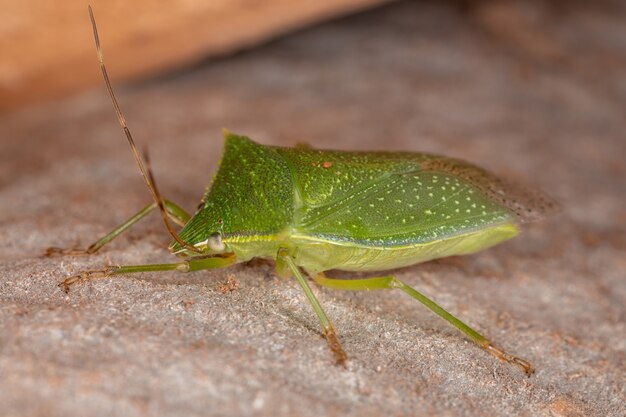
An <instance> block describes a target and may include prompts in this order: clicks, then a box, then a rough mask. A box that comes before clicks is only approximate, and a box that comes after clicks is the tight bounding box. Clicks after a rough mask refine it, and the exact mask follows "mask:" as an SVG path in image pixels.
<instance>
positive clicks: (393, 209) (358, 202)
mask: <svg viewBox="0 0 626 417" xmlns="http://www.w3.org/2000/svg"><path fill="white" fill-rule="evenodd" d="M277 150H278V152H279V153H280V154H281V155H282V156H283V157H284V158H285V160H286V161H287V163H288V165H290V167H291V169H292V171H293V173H294V178H295V180H296V181H295V183H296V186H297V187H298V189H299V193H300V198H301V200H302V201H301V205H300V207H299V208H298V210H296V213H295V215H296V218H295V230H296V232H298V233H300V234H304V235H308V236H312V237H319V238H320V239H324V240H330V241H335V242H337V241H349V242H355V243H358V244H363V245H366V246H383V247H388V246H402V245H406V244H414V243H424V242H431V241H437V240H441V239H446V238H449V237H453V236H458V235H461V234H465V233H469V232H472V231H476V230H483V229H486V228H489V227H491V226H495V225H500V224H504V223H513V222H515V221H516V220H520V219H521V220H524V219H525V217H528V215H529V214H534V213H535V212H537V211H540V210H542V209H543V207H541V204H543V203H544V201H543V200H541V199H537V198H536V197H537V195H538V194H537V195H535V194H529V193H527V192H525V191H520V188H519V187H516V186H513V185H511V184H508V183H505V182H503V181H502V180H501V179H499V178H497V177H495V176H494V175H492V174H490V173H488V172H487V171H484V170H482V169H480V168H478V167H476V166H474V165H471V164H468V163H465V162H463V161H459V160H455V159H450V158H444V157H439V156H434V155H428V154H418V153H386V152H368V153H353V152H350V153H347V152H336V151H313V150H306V151H303V150H301V149H298V150H293V149H287V148H278V149H277Z"/></svg>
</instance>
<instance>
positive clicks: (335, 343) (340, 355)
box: [324, 326, 348, 368]
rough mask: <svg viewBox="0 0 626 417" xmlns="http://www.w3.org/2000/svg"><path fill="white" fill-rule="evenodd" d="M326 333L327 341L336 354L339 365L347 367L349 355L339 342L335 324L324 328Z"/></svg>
mask: <svg viewBox="0 0 626 417" xmlns="http://www.w3.org/2000/svg"><path fill="white" fill-rule="evenodd" d="M324 334H325V335H326V341H327V342H328V347H330V350H331V351H332V352H333V354H334V355H335V360H336V361H337V365H339V366H341V367H343V368H346V367H347V364H346V362H347V360H348V355H346V352H344V350H343V347H341V343H340V342H339V338H338V337H337V333H335V328H334V327H333V326H329V327H327V328H325V329H324Z"/></svg>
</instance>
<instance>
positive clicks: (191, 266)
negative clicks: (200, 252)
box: [59, 253, 237, 293]
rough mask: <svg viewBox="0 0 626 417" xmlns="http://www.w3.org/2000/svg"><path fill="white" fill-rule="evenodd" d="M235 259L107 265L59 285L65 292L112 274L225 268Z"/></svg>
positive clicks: (217, 257)
mask: <svg viewBox="0 0 626 417" xmlns="http://www.w3.org/2000/svg"><path fill="white" fill-rule="evenodd" d="M236 261H237V258H236V257H235V255H234V254H232V253H231V254H225V255H218V256H196V257H193V258H189V259H185V260H184V261H181V262H175V263H170V264H151V265H122V266H109V267H106V268H103V269H99V270H94V271H83V272H81V273H80V274H77V275H73V276H71V277H69V278H66V279H65V280H63V281H61V282H60V283H59V287H61V288H62V289H63V291H65V292H66V293H67V292H69V291H70V287H71V286H72V285H74V284H78V283H83V282H87V281H91V280H94V279H100V278H109V277H112V276H114V275H124V274H134V273H138V272H156V271H179V272H194V271H200V270H203V269H218V268H226V267H228V266H230V265H232V264H234V263H235V262H236Z"/></svg>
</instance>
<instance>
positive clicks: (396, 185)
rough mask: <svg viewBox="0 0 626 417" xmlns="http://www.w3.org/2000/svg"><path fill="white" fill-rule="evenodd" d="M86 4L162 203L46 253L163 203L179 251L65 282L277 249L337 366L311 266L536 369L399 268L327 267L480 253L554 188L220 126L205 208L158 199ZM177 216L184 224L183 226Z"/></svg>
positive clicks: (182, 267)
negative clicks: (396, 299) (168, 259)
mask: <svg viewBox="0 0 626 417" xmlns="http://www.w3.org/2000/svg"><path fill="white" fill-rule="evenodd" d="M89 12H90V18H91V22H92V26H93V31H94V37H95V42H96V49H97V52H98V59H99V62H100V67H101V70H102V73H103V76H104V80H105V83H106V86H107V89H108V92H109V94H110V97H111V100H112V101H113V106H114V108H115V111H116V113H117V116H118V119H119V122H120V125H121V127H122V129H123V131H124V132H125V134H126V137H127V139H128V142H129V144H130V146H131V150H132V151H133V154H134V156H135V159H136V162H137V164H138V165H139V168H140V170H141V173H142V175H143V177H144V180H145V182H146V184H147V186H148V189H149V190H150V192H151V194H152V197H153V200H154V202H153V203H151V204H149V205H148V206H146V207H145V208H144V209H142V210H141V211H139V212H138V213H137V214H135V215H134V216H133V217H131V218H130V219H128V220H127V221H126V222H124V223H123V224H121V225H120V226H118V227H117V228H116V229H114V230H113V231H112V232H110V233H109V234H107V235H106V236H104V237H103V238H101V239H100V240H98V241H97V242H96V243H94V244H93V245H91V246H89V247H88V248H87V249H86V250H77V249H70V250H64V249H59V248H50V249H49V250H48V254H49V255H52V254H79V253H87V254H91V253H94V252H96V251H98V250H99V249H100V248H101V247H102V246H103V245H105V244H106V243H108V242H109V241H111V240H112V239H114V238H115V237H117V236H118V235H119V234H120V233H122V232H123V231H125V230H126V229H128V228H129V227H130V226H132V225H133V224H134V223H136V222H137V221H139V220H140V219H142V218H143V217H145V216H146V215H147V214H148V213H150V212H151V211H153V210H154V209H159V211H160V213H161V215H162V217H163V221H164V223H165V225H166V226H167V228H168V230H169V233H170V234H171V235H172V236H173V238H174V242H173V243H172V244H171V245H170V247H169V249H170V251H171V252H172V253H173V254H174V255H177V256H179V257H181V258H183V259H181V260H180V261H179V262H174V263H168V264H156V265H125V266H110V267H105V268H104V269H101V270H97V271H85V272H82V273H80V274H78V275H75V276H72V277H69V278H67V279H65V280H64V281H63V282H61V284H60V286H61V287H62V288H63V289H65V290H66V291H68V290H69V288H70V286H71V285H73V284H75V283H78V282H84V281H88V280H91V279H95V278H105V277H112V276H115V275H118V274H132V273H137V272H146V271H171V270H175V271H180V272H192V271H199V270H203V269H214V268H225V267H228V266H230V265H233V264H235V263H239V262H245V261H248V260H251V259H253V258H257V257H261V258H269V259H273V260H274V261H275V264H276V270H277V273H278V274H279V275H281V276H284V277H289V276H293V277H294V278H295V279H296V280H297V282H298V283H299V285H300V286H301V287H302V289H303V291H304V293H305V294H306V297H307V298H308V300H309V301H310V303H311V305H312V307H313V309H314V310H315V313H316V314H317V316H318V317H319V320H320V322H321V325H322V328H323V330H324V333H325V335H326V338H327V342H328V344H329V346H330V348H331V350H332V352H333V353H334V355H335V358H336V360H337V362H338V363H340V364H343V363H345V361H346V354H345V353H344V351H343V348H342V347H341V344H340V342H339V338H338V337H337V335H336V333H335V330H334V328H333V325H332V324H331V321H330V320H329V318H328V317H327V315H326V313H325V312H324V309H323V308H322V306H321V305H320V303H319V302H318V300H317V298H316V297H315V294H314V293H313V291H312V290H311V288H310V286H309V284H308V280H307V279H306V278H305V276H304V274H303V271H305V272H306V273H308V274H309V276H310V277H311V278H312V279H313V280H314V281H315V282H316V283H317V284H319V285H321V286H325V287H330V288H335V289H340V290H354V291H358V290H373V289H400V290H402V291H403V292H405V293H407V294H408V295H410V296H411V297H413V298H414V299H416V300H418V301H419V302H421V303H423V304H424V305H425V306H426V307H428V308H429V309H431V310H432V311H433V312H435V313H436V314H438V315H439V316H441V317H442V318H443V319H444V320H446V321H448V322H449V323H450V324H452V325H453V326H455V327H456V328H457V329H459V330H460V331H461V332H463V333H464V334H465V335H467V336H468V337H469V338H470V339H471V340H473V341H474V342H475V343H476V344H478V345H479V346H480V347H482V348H483V349H485V350H487V351H488V352H489V353H491V354H492V355H494V356H496V357H497V358H499V359H501V360H503V361H506V362H508V363H511V364H514V365H517V366H519V367H520V368H522V369H523V371H524V372H526V373H527V374H528V375H530V374H531V373H532V372H533V367H532V365H531V364H530V363H529V362H528V361H526V360H523V359H521V358H518V357H516V356H514V355H512V354H509V353H507V352H506V351H505V350H503V349H501V348H499V347H497V346H495V345H494V344H493V343H492V342H491V341H490V340H489V339H487V338H486V337H484V336H482V335H481V334H480V333H478V332H477V331H475V330H474V329H472V328H470V327H469V326H468V325H466V324H465V323H463V322H462V321H461V320H459V319H458V318H456V317H454V316H453V315H452V314H450V313H448V312H447V311H446V310H444V309H443V308H442V307H441V306H439V305H438V304H436V303H435V302H433V301H432V300H430V299H429V298H428V297H426V296H425V295H423V294H422V293H420V292H418V291H417V290H415V289H413V288H412V287H410V286H409V285H407V284H406V283H404V282H402V281H400V280H398V279H396V278H394V277H393V276H381V277H376V278H364V279H334V278H330V277H327V276H326V275H325V274H324V272H325V271H328V270H331V269H339V270H346V271H382V270H389V269H393V268H399V267H404V266H408V265H413V264H416V263H419V262H424V261H428V260H431V259H436V258H441V257H446V256H451V255H463V254H469V253H474V252H477V251H480V250H482V249H485V248H488V247H491V246H493V245H496V244H498V243H500V242H503V241H505V240H507V239H510V238H512V237H514V236H515V235H517V234H518V231H519V224H521V223H523V222H524V221H526V220H531V219H533V218H536V217H539V216H540V215H542V214H543V213H545V212H547V211H549V210H551V209H552V208H553V207H554V204H553V203H552V202H551V200H550V199H549V198H547V197H545V196H544V195H543V194H541V193H539V192H532V191H527V190H525V189H523V188H521V187H518V186H515V185H512V184H510V183H507V182H505V181H503V180H501V179H499V178H497V177H496V176H494V175H492V174H490V173H488V172H487V171H485V170H483V169H481V168H478V167H476V166H474V165H471V164H469V163H466V162H463V161H460V160H456V159H452V158H446V157H442V156H436V155H430V154H422V153H408V152H340V151H324V150H315V149H310V148H306V147H296V148H284V147H273V146H264V145H261V144H258V143H256V142H253V141H252V140H250V139H249V138H247V137H245V136H240V135H236V134H233V133H230V132H228V131H224V138H225V143H224V153H223V156H222V159H221V162H220V165H219V168H218V171H217V173H216V175H215V177H214V179H213V181H212V184H211V186H210V187H209V188H208V190H207V192H206V193H205V195H204V197H203V199H202V202H201V204H200V206H199V207H198V210H197V211H196V213H195V214H194V215H193V216H192V215H189V214H187V213H186V212H185V211H184V210H183V209H182V208H180V207H179V206H178V205H176V204H174V203H173V202H171V201H169V200H164V199H162V198H161V196H160V193H159V191H158V189H157V187H156V184H155V182H154V178H153V176H152V174H151V171H150V169H149V167H148V163H147V157H143V158H142V157H141V156H140V155H139V153H138V152H137V149H136V147H135V144H134V141H133V139H132V136H131V133H130V130H129V129H128V127H127V124H126V121H125V119H124V116H123V115H122V112H121V110H120V107H119V105H118V103H117V100H116V98H115V96H114V94H113V90H112V88H111V84H110V81H109V78H108V76H107V72H106V68H105V66H104V61H103V56H102V49H101V47H100V42H99V39H98V32H97V29H96V24H95V20H94V17H93V13H92V11H91V8H90V9H89ZM171 221H173V222H175V223H177V224H179V225H180V226H182V230H180V231H176V230H175V228H174V226H172V224H171V223H170V222H171Z"/></svg>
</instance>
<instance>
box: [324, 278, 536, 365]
mask: <svg viewBox="0 0 626 417" xmlns="http://www.w3.org/2000/svg"><path fill="white" fill-rule="evenodd" d="M314 280H315V282H317V283H318V284H319V285H322V286H324V287H329V288H334V289H337V290H350V291H360V290H381V289H394V288H396V289H399V290H402V291H404V292H405V293H407V294H408V295H410V296H411V297H413V298H415V299H416V300H417V301H419V302H420V303H422V304H424V305H425V306H426V307H428V308H429V309H431V310H432V311H433V312H434V313H435V314H437V315H439V316H440V317H441V318H443V319H444V320H446V321H447V322H448V323H450V324H451V325H453V326H454V327H456V328H457V329H459V330H460V331H461V332H463V333H465V334H466V335H467V336H468V337H469V338H470V339H472V340H473V341H474V342H475V343H476V344H477V345H478V346H480V347H481V348H483V349H485V350H486V351H487V352H489V353H491V354H492V355H494V356H495V357H496V358H498V359H500V360H503V361H505V362H508V363H510V364H513V365H516V366H519V367H520V368H522V370H523V371H524V372H525V373H526V374H527V375H528V376H530V375H531V374H532V373H533V372H534V369H533V366H532V365H531V364H530V363H529V362H528V361H525V360H524V359H521V358H518V357H517V356H513V355H511V354H509V353H508V352H506V351H505V350H504V349H502V348H499V347H497V346H496V345H494V344H493V343H492V342H491V341H490V340H489V339H487V338H486V337H484V336H483V335H481V334H480V333H478V332H477V331H476V330H474V329H472V328H471V327H469V326H468V325H467V324H465V323H463V322H462V321H461V320H459V319H458V318H456V317H455V316H453V315H452V314H450V313H448V312H447V311H446V310H445V309H444V308H443V307H441V306H440V305H439V304H437V303H435V302H434V301H433V300H431V299H430V298H428V297H426V296H425V295H424V294H422V293H420V292H419V291H417V290H416V289H414V288H412V287H411V286H409V285H407V284H405V283H404V282H402V281H400V280H399V279H397V278H395V277H393V276H386V277H377V278H366V279H333V278H328V277H326V276H325V275H324V274H318V275H316V276H315V277H314Z"/></svg>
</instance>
